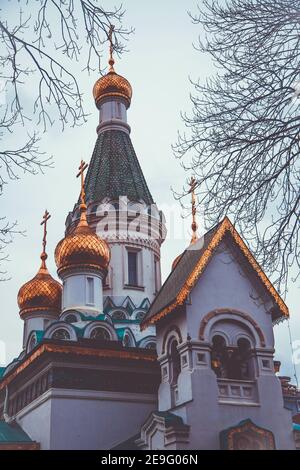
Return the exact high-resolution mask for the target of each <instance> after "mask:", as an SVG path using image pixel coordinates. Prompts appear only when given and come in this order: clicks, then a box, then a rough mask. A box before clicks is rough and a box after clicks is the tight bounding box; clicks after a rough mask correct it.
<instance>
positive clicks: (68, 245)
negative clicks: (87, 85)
mask: <svg viewBox="0 0 300 470" xmlns="http://www.w3.org/2000/svg"><path fill="white" fill-rule="evenodd" d="M93 95H94V100H95V104H96V107H97V109H98V111H99V124H98V127H97V140H96V144H95V147H94V151H93V154H92V157H91V160H90V162H89V164H87V163H85V162H84V161H82V162H81V164H80V166H79V172H78V174H77V176H78V178H79V180H80V197H79V199H77V197H75V196H74V202H75V204H74V207H73V209H72V210H71V211H70V212H69V214H68V215H67V218H66V225H65V233H64V236H63V237H62V239H61V240H60V241H59V242H58V244H57V246H56V249H55V253H54V257H55V262H56V265H57V275H58V279H55V278H54V277H53V276H52V275H51V274H50V273H49V271H48V269H47V256H48V255H47V253H46V244H47V231H48V230H51V224H50V222H49V219H50V214H49V213H48V212H47V211H46V212H45V214H44V216H43V220H42V223H41V225H42V228H43V242H42V254H41V256H40V258H41V261H40V263H41V264H40V268H39V269H38V271H37V274H36V275H35V276H34V277H33V278H32V279H31V280H29V281H28V282H26V283H25V284H24V285H23V286H22V287H21V288H20V290H19V294H18V299H17V300H18V306H19V315H20V319H21V320H22V321H23V324H24V334H23V345H22V348H21V347H20V351H21V352H20V355H19V356H18V357H17V358H16V359H14V360H13V361H12V362H11V363H10V364H8V365H7V367H4V368H0V450H3V449H15V450H16V449H32V450H34V449H42V450H47V449H67V450H75V449H85V450H89V449H114V450H120V449H121V450H124V449H131V450H135V449H143V450H156V449H164V450H174V449H175V450H177V449H186V450H188V449H192V450H195V449H214V450H218V449H295V448H296V442H298V443H299V436H300V434H299V433H300V427H299V424H298V425H296V424H294V423H293V415H295V414H296V412H299V409H298V410H295V407H294V404H293V406H287V403H286V400H285V398H284V395H283V388H282V381H281V380H280V379H279V377H278V375H277V373H276V363H274V353H275V345H274V333H273V327H274V325H275V324H277V323H280V322H282V321H284V320H286V319H287V318H288V317H289V312H288V308H287V306H286V304H285V303H284V301H283V299H282V298H281V297H280V295H279V294H278V292H277V291H276V289H275V288H274V287H273V285H272V283H271V282H270V280H269V279H268V277H267V276H266V274H265V273H264V272H263V270H262V268H261V267H260V266H259V264H258V263H257V261H256V260H255V259H254V257H253V255H252V254H251V252H250V251H249V249H248V247H247V245H246V244H245V242H244V241H243V240H242V239H241V237H240V236H239V234H238V232H237V231H236V229H235V227H234V225H233V224H232V223H231V222H230V220H229V219H228V218H225V219H223V220H220V221H219V223H218V224H217V225H216V226H214V227H212V228H211V229H210V230H208V231H207V232H206V233H205V235H204V236H203V237H198V235H197V222H196V196H195V180H194V179H193V178H192V179H191V190H190V194H191V197H192V216H193V221H192V234H193V235H192V240H191V243H190V245H189V246H188V247H187V248H186V250H185V251H184V252H183V253H181V254H180V255H179V256H178V257H177V258H176V259H175V261H174V263H173V266H172V269H171V272H170V274H169V276H168V278H167V279H166V281H165V282H164V284H163V285H161V253H160V250H161V245H162V243H163V242H164V240H165V238H166V233H167V228H166V223H165V218H164V215H163V213H162V212H161V210H160V209H159V204H158V205H156V203H155V202H154V200H153V197H152V195H151V192H150V190H149V188H148V185H147V183H146V181H145V178H144V175H143V172H142V169H141V166H140V163H139V160H138V158H137V155H136V153H135V150H134V147H133V144H132V142H131V138H130V126H129V124H128V122H127V111H128V109H129V107H130V104H131V99H132V88H131V85H130V83H129V82H128V80H127V79H126V78H124V77H122V76H121V75H119V74H118V73H116V71H115V68H114V59H113V56H112V46H111V51H110V58H109V71H108V73H107V74H106V75H104V76H102V77H101V78H99V79H98V80H97V82H96V83H95V85H94V89H93ZM86 170H87V172H86V176H85V171H86ZM70 171H73V170H72V169H70ZM41 238H42V235H41ZM28 243H30V241H28ZM36 261H37V262H38V260H36ZM20 346H21V345H20ZM295 393H298V392H297V391H296V392H295ZM293 403H294V402H293ZM299 403H300V401H299ZM297 406H298V405H297V404H296V407H297ZM298 445H299V444H298Z"/></svg>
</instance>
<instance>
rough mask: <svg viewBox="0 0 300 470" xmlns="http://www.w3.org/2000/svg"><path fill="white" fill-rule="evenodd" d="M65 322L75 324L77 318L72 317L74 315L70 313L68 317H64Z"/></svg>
mask: <svg viewBox="0 0 300 470" xmlns="http://www.w3.org/2000/svg"><path fill="white" fill-rule="evenodd" d="M65 321H66V322H67V323H75V322H77V317H76V315H74V313H70V314H69V315H67V316H66V318H65Z"/></svg>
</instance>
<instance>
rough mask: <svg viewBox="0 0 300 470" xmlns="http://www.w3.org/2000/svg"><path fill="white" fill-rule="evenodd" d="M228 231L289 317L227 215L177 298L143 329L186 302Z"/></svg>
mask: <svg viewBox="0 0 300 470" xmlns="http://www.w3.org/2000/svg"><path fill="white" fill-rule="evenodd" d="M226 233H229V234H230V235H231V236H232V238H233V240H234V241H235V242H236V244H237V245H238V246H239V248H240V250H241V251H242V253H243V255H244V256H245V257H246V259H247V261H248V262H249V264H250V265H251V267H252V268H253V269H254V271H255V272H256V274H257V275H258V277H259V278H260V280H261V281H262V282H263V284H264V286H265V287H266V289H267V290H268V292H269V294H270V295H271V296H272V297H273V299H274V301H275V303H276V304H277V306H278V308H279V310H280V312H281V314H282V316H283V317H285V318H288V317H289V311H288V307H287V306H286V304H285V303H284V301H283V300H282V298H281V297H280V295H279V294H278V292H277V291H276V289H275V288H274V286H273V285H272V283H271V281H270V280H269V279H268V277H267V276H266V274H265V273H264V272H263V270H262V268H261V267H260V266H259V264H258V263H257V261H256V260H255V258H254V256H253V255H252V253H251V252H250V250H249V248H248V247H247V246H246V244H245V242H244V241H243V240H242V238H241V237H240V235H239V234H238V232H237V231H236V229H235V228H234V226H233V225H232V223H231V222H230V220H229V219H228V217H225V218H224V220H223V222H222V223H221V224H220V226H219V228H218V229H217V230H216V233H215V234H214V236H213V237H212V239H211V241H210V242H209V244H208V246H207V248H206V249H205V250H204V252H203V254H202V255H201V257H200V259H199V260H198V262H197V264H196V266H195V268H194V269H193V270H192V272H191V273H190V275H189V276H188V278H187V280H186V281H185V283H184V285H183V286H182V288H181V289H180V291H179V293H178V295H177V296H176V298H175V300H174V301H173V302H172V303H171V304H170V305H168V306H167V307H165V308H163V309H162V310H160V311H159V312H157V313H156V314H154V315H153V316H152V317H150V318H149V319H145V321H144V322H142V324H141V329H142V330H144V329H145V328H147V327H148V326H149V325H150V324H155V323H156V322H157V321H158V320H160V319H161V318H163V317H165V316H166V315H168V314H169V313H171V312H172V311H173V310H174V309H175V308H177V307H178V306H179V305H183V304H184V302H185V301H186V299H187V296H188V295H189V293H190V292H191V290H192V288H193V287H194V285H195V283H196V282H197V280H198V279H199V277H200V275H201V274H202V273H203V271H204V269H205V268H206V266H207V265H208V263H209V261H210V259H211V257H212V254H213V253H214V251H215V249H216V248H217V247H218V246H219V244H220V242H221V241H222V240H223V238H224V236H225V234H226ZM275 320H276V319H275Z"/></svg>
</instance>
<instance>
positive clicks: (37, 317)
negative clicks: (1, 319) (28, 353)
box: [23, 311, 57, 348]
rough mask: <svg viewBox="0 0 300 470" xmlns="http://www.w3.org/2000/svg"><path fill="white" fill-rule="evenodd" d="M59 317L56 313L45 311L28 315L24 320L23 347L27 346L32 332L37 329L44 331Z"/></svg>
mask: <svg viewBox="0 0 300 470" xmlns="http://www.w3.org/2000/svg"><path fill="white" fill-rule="evenodd" d="M56 319H57V317H55V316H54V315H53V316H51V315H47V313H45V311H41V312H35V313H34V314H33V315H32V316H27V317H26V320H25V321H24V332H23V348H25V347H26V345H27V341H28V338H29V336H30V333H31V332H32V331H35V330H41V331H44V330H45V329H46V328H47V327H48V326H49V325H50V323H52V322H53V321H55V320H56Z"/></svg>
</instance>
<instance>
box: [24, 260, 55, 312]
mask: <svg viewBox="0 0 300 470" xmlns="http://www.w3.org/2000/svg"><path fill="white" fill-rule="evenodd" d="M61 296H62V286H61V284H60V283H59V282H58V281H56V280H55V279H53V277H52V276H51V275H50V274H49V271H48V269H47V268H46V265H45V259H43V261H42V266H41V267H40V269H39V271H38V273H37V274H36V276H34V278H33V279H31V280H30V281H28V282H26V283H25V284H24V285H23V286H22V287H21V288H20V290H19V293H18V305H19V309H20V315H21V316H22V315H24V314H27V313H34V312H38V311H41V310H47V311H51V312H54V313H57V314H59V313H60V311H61Z"/></svg>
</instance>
